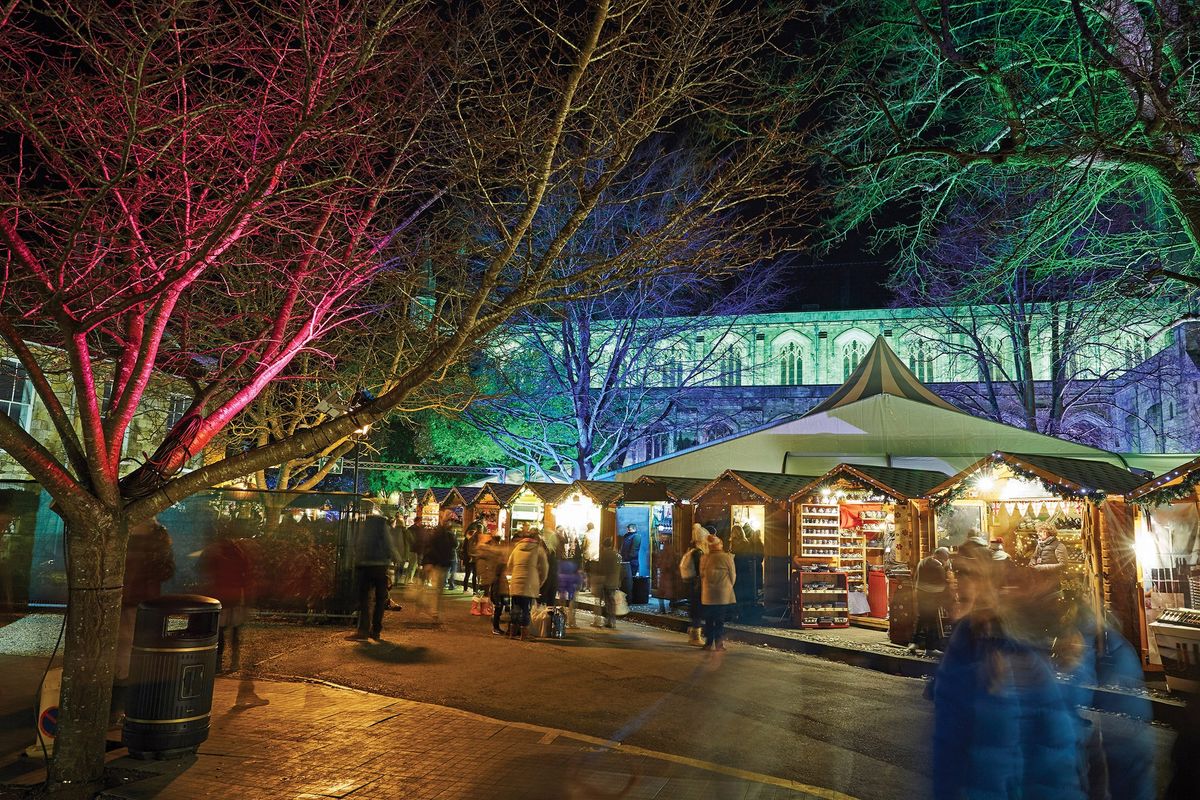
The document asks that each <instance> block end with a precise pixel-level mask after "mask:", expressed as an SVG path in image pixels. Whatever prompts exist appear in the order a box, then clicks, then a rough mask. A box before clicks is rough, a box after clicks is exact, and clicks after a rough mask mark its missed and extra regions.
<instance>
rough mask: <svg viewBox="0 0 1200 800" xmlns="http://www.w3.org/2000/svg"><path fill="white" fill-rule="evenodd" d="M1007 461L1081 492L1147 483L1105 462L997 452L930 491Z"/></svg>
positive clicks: (1121, 490) (1125, 489)
mask: <svg viewBox="0 0 1200 800" xmlns="http://www.w3.org/2000/svg"><path fill="white" fill-rule="evenodd" d="M997 463H999V464H1007V465H1008V466H1010V467H1015V468H1016V469H1017V470H1018V471H1023V472H1029V473H1033V474H1034V475H1036V476H1037V477H1038V478H1040V479H1041V480H1043V481H1045V482H1046V483H1049V484H1062V485H1063V486H1064V488H1066V489H1068V490H1070V491H1072V492H1077V493H1079V494H1080V495H1087V494H1095V493H1097V492H1103V493H1104V494H1114V495H1128V494H1130V493H1131V492H1133V490H1134V489H1137V488H1138V487H1140V486H1141V485H1142V484H1144V483H1145V478H1143V477H1141V476H1139V475H1135V474H1134V473H1132V472H1130V471H1129V470H1125V469H1121V468H1120V467H1115V466H1113V465H1112V464H1108V463H1106V462H1103V461H1091V460H1089V459H1086V458H1066V457H1064V456H1044V455H1030V454H1027V453H1001V452H996V453H992V454H991V455H989V456H987V457H985V458H982V459H980V460H979V461H977V462H975V463H974V464H972V465H971V466H969V467H967V468H966V469H964V470H963V471H962V472H959V473H958V474H957V475H954V476H953V477H951V478H948V479H946V480H945V481H943V482H942V483H940V484H938V485H937V486H935V487H933V489H931V490H930V491H929V493H930V494H937V493H939V492H942V491H944V490H946V489H949V488H950V487H952V486H955V485H956V484H959V483H961V482H962V481H963V480H965V479H966V478H967V476H968V475H971V474H972V473H974V472H978V471H979V470H981V469H983V468H984V467H986V466H988V465H989V464H997Z"/></svg>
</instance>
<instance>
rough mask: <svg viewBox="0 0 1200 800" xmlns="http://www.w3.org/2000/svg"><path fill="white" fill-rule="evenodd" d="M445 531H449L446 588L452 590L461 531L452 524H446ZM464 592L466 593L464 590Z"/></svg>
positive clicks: (456, 568) (456, 570) (457, 561)
mask: <svg viewBox="0 0 1200 800" xmlns="http://www.w3.org/2000/svg"><path fill="white" fill-rule="evenodd" d="M446 529H447V530H448V531H450V566H449V567H447V568H446V588H447V589H451V590H453V589H454V587H455V583H454V579H455V574H456V573H457V572H458V563H459V559H458V551H459V548H460V547H462V543H461V542H462V536H461V535H460V533H461V531H460V530H459V529H458V527H457V526H456V525H454V524H447V525H446ZM464 591H466V590H465V589H464Z"/></svg>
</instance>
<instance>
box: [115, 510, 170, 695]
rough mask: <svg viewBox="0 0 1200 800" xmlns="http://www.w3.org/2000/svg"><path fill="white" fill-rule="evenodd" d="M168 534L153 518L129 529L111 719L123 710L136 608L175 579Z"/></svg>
mask: <svg viewBox="0 0 1200 800" xmlns="http://www.w3.org/2000/svg"><path fill="white" fill-rule="evenodd" d="M172 547H173V544H172V542H171V534H170V533H168V532H167V529H166V527H165V526H164V525H163V524H162V523H160V522H159V521H158V520H157V519H151V520H147V521H145V522H140V523H138V524H137V525H135V526H133V527H132V528H130V530H129V543H128V545H127V546H126V549H125V584H124V587H123V588H122V590H121V621H120V626H119V628H118V630H117V664H116V672H115V675H114V677H115V682H114V684H113V700H112V717H113V718H114V719H115V718H117V717H119V715H120V714H121V713H122V712H123V711H124V709H125V695H126V693H127V691H128V683H129V661H130V656H131V655H132V654H133V631H134V627H135V624H136V623H137V609H138V605H139V604H141V603H142V601H144V600H151V599H153V598H155V597H161V596H162V585H163V584H164V583H166V582H167V581H169V580H171V578H173V577H175V553H174V551H173V550H172Z"/></svg>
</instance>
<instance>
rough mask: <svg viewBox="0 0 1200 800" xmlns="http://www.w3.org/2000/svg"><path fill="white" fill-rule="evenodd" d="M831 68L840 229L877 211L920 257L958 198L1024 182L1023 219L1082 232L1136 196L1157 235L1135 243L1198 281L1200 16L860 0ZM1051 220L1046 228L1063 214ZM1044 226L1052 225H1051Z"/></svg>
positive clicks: (1175, 272)
mask: <svg viewBox="0 0 1200 800" xmlns="http://www.w3.org/2000/svg"><path fill="white" fill-rule="evenodd" d="M832 19H834V20H835V21H836V24H837V26H838V32H837V34H836V35H835V37H831V38H836V39H837V41H836V42H832V41H831V42H830V46H829V48H828V49H827V50H826V51H825V53H824V54H823V58H824V59H825V60H824V62H823V63H824V67H825V69H826V71H825V72H824V73H823V74H821V75H820V77H817V78H814V79H813V80H814V82H813V83H809V84H805V90H810V91H813V92H822V93H824V94H826V96H827V97H829V98H830V103H831V107H832V108H833V109H834V110H833V111H832V112H831V113H830V114H829V119H831V120H832V122H831V123H830V125H829V126H828V128H827V131H826V132H827V136H826V138H825V141H824V151H823V152H824V154H825V156H826V158H827V164H828V166H829V168H830V170H831V171H830V174H831V175H834V176H837V178H838V180H840V181H843V182H844V187H845V191H843V192H839V194H838V195H837V199H838V214H837V215H836V218H835V220H834V221H833V227H834V228H835V230H837V231H838V232H839V233H840V234H842V235H845V234H848V233H849V232H851V231H854V230H859V229H860V228H861V226H864V225H866V224H868V223H870V222H873V223H874V224H875V225H877V226H878V227H879V228H881V229H882V232H881V234H880V239H881V240H887V241H890V242H892V243H894V244H896V245H898V246H899V247H900V249H901V251H902V253H903V254H904V257H905V259H906V260H907V261H910V262H912V261H915V260H917V259H918V258H920V257H921V256H922V255H923V253H924V252H925V251H926V250H927V249H928V247H929V246H930V243H931V240H932V239H934V238H935V237H936V236H937V229H938V225H939V224H940V223H941V222H942V221H944V220H945V219H946V218H947V214H948V213H950V212H951V211H952V209H953V208H954V204H955V200H956V198H958V197H960V196H963V195H966V196H971V195H973V194H976V193H978V192H980V191H987V187H989V186H992V185H1000V186H1010V187H1011V186H1012V185H1013V184H1012V183H1011V181H1012V180H1013V178H1014V177H1017V176H1019V177H1020V179H1021V181H1022V182H1023V184H1024V186H1025V187H1026V188H1027V189H1028V190H1029V191H1031V192H1035V193H1036V196H1037V197H1038V198H1040V201H1039V202H1038V203H1035V204H1028V203H1025V204H1021V205H1020V208H1016V209H1014V215H1015V214H1021V215H1024V216H1023V218H1022V220H1021V222H1020V223H1019V224H1018V225H1017V226H1016V227H1019V228H1022V229H1025V230H1029V231H1031V232H1033V233H1034V235H1035V236H1037V235H1044V234H1045V233H1046V232H1047V231H1050V232H1054V231H1060V230H1064V229H1065V230H1071V229H1074V228H1077V227H1080V226H1086V225H1088V224H1090V221H1094V220H1096V219H1097V218H1100V217H1103V216H1104V214H1105V209H1106V208H1112V207H1115V206H1125V207H1128V208H1134V209H1137V210H1139V212H1140V213H1142V214H1143V215H1144V219H1143V224H1142V226H1141V227H1142V229H1143V231H1144V232H1145V233H1146V236H1147V238H1146V239H1145V240H1143V242H1141V245H1142V246H1138V247H1131V248H1129V249H1127V250H1126V251H1125V252H1124V253H1122V254H1120V257H1121V258H1122V259H1123V261H1124V262H1125V264H1124V265H1125V266H1127V267H1129V268H1131V269H1136V270H1138V271H1139V272H1140V274H1141V275H1142V276H1144V277H1154V276H1157V275H1167V276H1170V277H1174V278H1177V279H1180V280H1183V281H1185V282H1189V283H1191V284H1193V285H1200V273H1198V272H1197V271H1196V269H1195V267H1194V266H1193V265H1194V262H1195V259H1196V255H1197V247H1198V243H1200V178H1198V176H1197V173H1196V168H1197V155H1196V146H1197V144H1198V137H1200V77H1198V75H1197V72H1196V64H1195V59H1196V54H1197V52H1198V47H1200V28H1198V27H1197V26H1198V24H1200V21H1198V20H1197V19H1196V17H1195V14H1194V13H1193V12H1192V11H1191V10H1189V9H1187V8H1185V7H1183V6H1182V5H1181V4H1176V3H1174V2H1158V1H1157V0H1155V2H1146V1H1141V0H1023V1H1022V2H1016V1H1015V0H969V1H967V2H951V1H950V0H887V1H885V2H883V3H878V2H860V0H849V1H848V2H843V3H841V4H839V5H838V6H837V8H836V11H835V12H834V14H833V16H832ZM1047 226H1048V227H1047ZM1039 232H1040V233H1039Z"/></svg>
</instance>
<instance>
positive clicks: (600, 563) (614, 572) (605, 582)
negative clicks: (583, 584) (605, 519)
mask: <svg viewBox="0 0 1200 800" xmlns="http://www.w3.org/2000/svg"><path fill="white" fill-rule="evenodd" d="M594 564H595V566H594V569H593V571H592V573H591V575H590V576H589V580H590V581H591V584H592V594H593V595H595V597H596V599H597V600H598V601H599V603H600V608H598V609H597V610H596V611H595V612H594V613H593V614H592V627H593V628H599V627H600V617H601V615H603V617H604V627H606V628H615V627H617V598H616V593H617V590H618V589H619V588H620V587H621V556H620V555H619V554H618V553H617V551H616V548H615V547H614V546H613V543H612V540H610V539H605V540H604V541H603V542H601V543H600V558H598V559H597V560H596V561H595V562H594Z"/></svg>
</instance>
